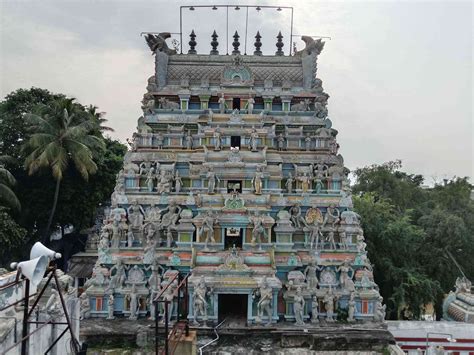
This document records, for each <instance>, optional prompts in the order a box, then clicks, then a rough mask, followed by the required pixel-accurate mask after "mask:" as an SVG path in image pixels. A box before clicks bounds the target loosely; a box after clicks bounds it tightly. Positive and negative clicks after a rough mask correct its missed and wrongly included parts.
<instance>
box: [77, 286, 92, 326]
mask: <svg viewBox="0 0 474 355" xmlns="http://www.w3.org/2000/svg"><path fill="white" fill-rule="evenodd" d="M79 305H80V312H79V319H80V320H83V319H87V318H89V317H90V316H91V305H90V302H89V296H88V295H87V293H86V292H83V293H81V295H80V296H79Z"/></svg>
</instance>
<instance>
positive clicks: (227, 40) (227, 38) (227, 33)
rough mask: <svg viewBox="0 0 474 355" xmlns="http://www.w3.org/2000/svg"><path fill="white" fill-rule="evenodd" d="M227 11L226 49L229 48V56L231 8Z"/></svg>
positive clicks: (227, 8)
mask: <svg viewBox="0 0 474 355" xmlns="http://www.w3.org/2000/svg"><path fill="white" fill-rule="evenodd" d="M226 11H227V20H226V46H227V47H226V48H227V55H229V6H227V7H226Z"/></svg>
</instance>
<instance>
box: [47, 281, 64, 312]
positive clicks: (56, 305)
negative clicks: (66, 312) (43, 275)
mask: <svg viewBox="0 0 474 355" xmlns="http://www.w3.org/2000/svg"><path fill="white" fill-rule="evenodd" d="M43 311H45V312H46V313H47V314H48V316H50V317H51V318H56V317H58V316H59V315H60V314H61V312H62V307H61V300H60V297H59V291H58V290H57V289H56V288H55V287H51V296H49V298H48V301H47V302H46V305H45V306H44V308H43Z"/></svg>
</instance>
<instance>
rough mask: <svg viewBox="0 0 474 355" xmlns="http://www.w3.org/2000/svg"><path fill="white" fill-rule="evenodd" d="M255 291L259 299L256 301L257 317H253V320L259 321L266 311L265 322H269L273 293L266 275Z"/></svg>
mask: <svg viewBox="0 0 474 355" xmlns="http://www.w3.org/2000/svg"><path fill="white" fill-rule="evenodd" d="M257 293H258V294H259V295H260V300H259V301H258V303H257V317H256V318H255V322H256V323H261V322H262V319H263V316H264V314H265V313H266V314H267V317H268V322H267V324H271V322H272V300H273V294H272V289H271V287H270V286H269V285H268V281H267V278H266V277H264V278H263V280H262V283H261V285H260V288H259V289H258V291H257Z"/></svg>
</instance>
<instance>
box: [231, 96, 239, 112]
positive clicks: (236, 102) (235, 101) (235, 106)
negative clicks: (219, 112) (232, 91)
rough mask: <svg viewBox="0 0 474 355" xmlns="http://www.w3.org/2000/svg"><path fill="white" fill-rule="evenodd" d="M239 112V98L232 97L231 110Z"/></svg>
mask: <svg viewBox="0 0 474 355" xmlns="http://www.w3.org/2000/svg"><path fill="white" fill-rule="evenodd" d="M235 109H237V110H240V98H239V97H234V98H233V99H232V110H235Z"/></svg>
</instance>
